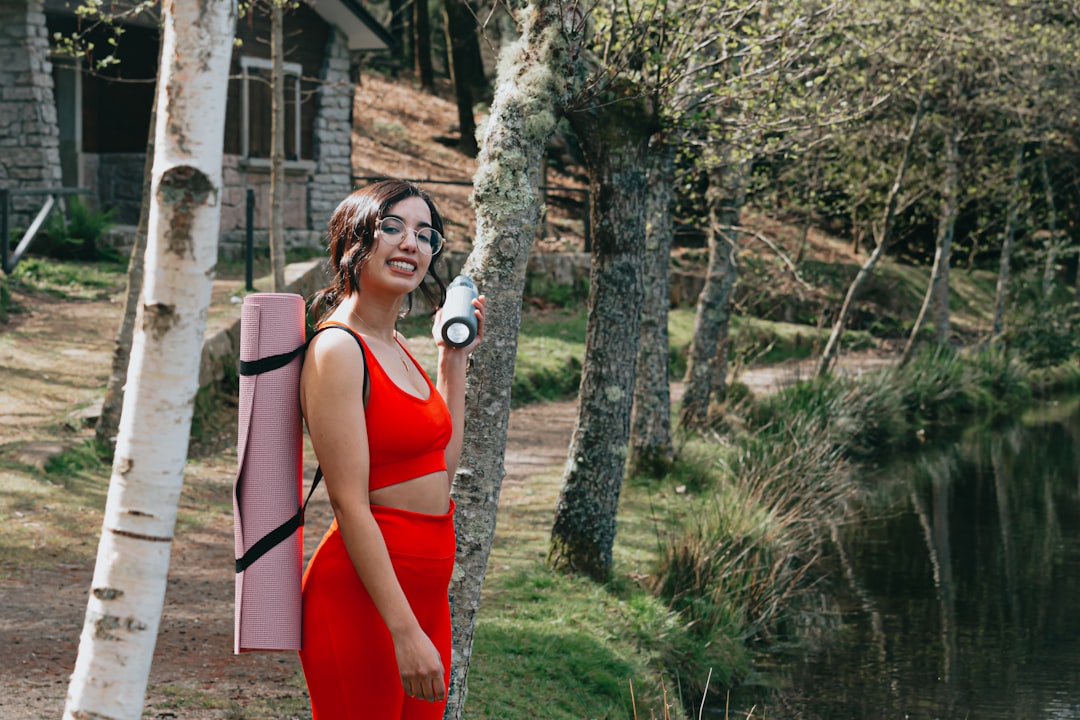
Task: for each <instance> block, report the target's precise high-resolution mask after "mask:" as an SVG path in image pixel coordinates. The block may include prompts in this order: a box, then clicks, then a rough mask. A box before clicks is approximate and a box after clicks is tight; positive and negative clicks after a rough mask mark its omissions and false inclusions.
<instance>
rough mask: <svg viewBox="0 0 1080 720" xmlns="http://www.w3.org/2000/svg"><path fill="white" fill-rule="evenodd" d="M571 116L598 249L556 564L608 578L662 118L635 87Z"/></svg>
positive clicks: (555, 538) (552, 555) (554, 534)
mask: <svg viewBox="0 0 1080 720" xmlns="http://www.w3.org/2000/svg"><path fill="white" fill-rule="evenodd" d="M569 118H570V123H571V125H572V126H573V128H574V132H575V133H576V134H577V137H578V140H579V142H580V143H581V149H582V153H583V154H584V156H585V159H586V162H587V164H588V168H589V186H590V187H589V189H590V201H591V205H592V207H591V208H590V211H591V212H590V215H591V222H592V238H593V249H592V266H591V268H590V271H589V320H588V326H587V328H586V331H585V363H584V367H583V368H582V373H581V389H580V391H579V394H578V415H577V422H576V424H575V426H574V434H573V437H572V439H571V441H570V449H569V450H568V451H567V460H566V467H565V469H564V470H563V481H562V489H561V491H560V493H559V501H558V505H557V507H556V509H555V522H554V525H553V526H552V529H551V544H550V546H549V548H548V561H549V562H550V563H551V564H552V565H553V566H554V567H556V568H558V569H561V570H565V571H569V572H573V573H580V574H582V575H587V576H589V577H591V578H593V579H595V580H598V581H604V580H607V579H608V577H609V575H610V574H611V561H612V548H613V546H614V543H615V514H616V511H617V509H618V505H619V494H620V492H621V490H622V482H623V476H624V473H625V470H626V456H627V445H628V443H629V440H630V411H631V406H632V403H633V398H634V371H635V366H636V365H637V354H638V341H639V332H640V327H641V305H642V299H643V295H644V288H643V284H642V268H643V264H644V256H645V206H646V203H645V195H646V189H647V185H648V183H647V174H646V171H645V168H646V160H647V155H648V147H649V137H650V136H651V135H652V133H653V132H654V129H655V125H656V120H655V116H654V114H653V113H652V110H651V108H650V107H649V106H648V105H647V104H646V103H645V101H643V100H642V99H641V97H640V95H637V96H635V94H634V93H633V92H627V93H625V94H624V96H623V97H621V98H619V99H617V100H614V101H610V102H597V103H595V104H594V105H593V107H591V108H586V109H584V110H578V111H575V112H573V113H570V115H569Z"/></svg>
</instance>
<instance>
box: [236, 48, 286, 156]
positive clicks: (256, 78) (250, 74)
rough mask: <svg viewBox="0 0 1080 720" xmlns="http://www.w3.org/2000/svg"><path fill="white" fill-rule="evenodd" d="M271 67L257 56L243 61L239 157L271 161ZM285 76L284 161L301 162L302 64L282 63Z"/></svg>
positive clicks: (241, 59) (241, 60)
mask: <svg viewBox="0 0 1080 720" xmlns="http://www.w3.org/2000/svg"><path fill="white" fill-rule="evenodd" d="M272 67H273V66H272V64H271V62H270V61H269V60H266V59H263V58H255V57H242V58H240V68H241V70H242V71H243V89H242V92H241V103H242V110H241V121H242V123H243V127H242V128H241V131H240V154H241V156H243V157H246V158H259V159H265V160H269V159H270V141H271V135H270V128H271V114H270V110H271V106H272V100H273V95H272V94H271V91H270V78H271V68H272ZM283 67H284V74H285V160H286V161H290V160H292V161H295V160H299V159H300V153H301V141H300V125H301V123H300V72H301V68H300V64H299V63H283Z"/></svg>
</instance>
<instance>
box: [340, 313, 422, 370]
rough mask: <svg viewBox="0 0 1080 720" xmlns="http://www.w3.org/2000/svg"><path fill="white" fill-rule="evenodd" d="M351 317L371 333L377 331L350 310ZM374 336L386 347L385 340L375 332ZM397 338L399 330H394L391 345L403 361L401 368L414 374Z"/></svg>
mask: <svg viewBox="0 0 1080 720" xmlns="http://www.w3.org/2000/svg"><path fill="white" fill-rule="evenodd" d="M349 316H350V317H352V318H354V319H355V320H356V321H357V322H359V323H360V324H361V325H363V326H364V327H365V328H367V329H368V330H371V331H374V330H375V328H373V327H371V326H370V325H368V324H367V322H366V321H365V320H364V318H362V317H360V316H359V315H357V314H356V313H355V312H354V311H352V310H350V311H349ZM372 334H373V337H374V338H375V339H376V340H378V341H379V342H381V343H383V344H384V345H385V344H387V343H386V341H385V340H383V339H382V338H381V337H379V336H378V335H375V334H374V332H373V333H372ZM397 337H398V331H397V328H394V332H393V335H392V336H391V342H390V344H391V345H393V346H394V350H395V352H397V356H398V360H400V361H401V367H403V368H405V372H407V373H408V372H412V370H411V369H410V368H409V362H408V360H406V359H405V353H404V352H402V350H401V344H400V343H398V342H397Z"/></svg>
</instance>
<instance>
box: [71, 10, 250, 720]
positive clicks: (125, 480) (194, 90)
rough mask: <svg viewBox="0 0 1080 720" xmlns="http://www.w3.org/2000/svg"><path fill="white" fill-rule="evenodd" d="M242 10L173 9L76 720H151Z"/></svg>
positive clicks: (166, 27)
mask: <svg viewBox="0 0 1080 720" xmlns="http://www.w3.org/2000/svg"><path fill="white" fill-rule="evenodd" d="M235 12H236V10H235V3H234V2H233V0H188V1H187V2H166V3H164V4H163V32H162V40H161V41H162V52H161V58H162V67H161V72H160V81H159V83H158V88H157V96H156V99H155V106H156V112H157V134H156V140H155V152H154V164H153V179H152V182H151V187H152V203H151V208H150V216H149V226H148V244H147V249H146V273H145V281H144V286H143V296H142V303H141V305H140V307H139V310H138V316H137V320H136V329H135V336H134V339H133V344H132V352H131V361H130V364H129V368H128V380H127V391H126V392H125V396H124V405H123V411H122V413H121V420H120V429H119V434H118V437H117V443H116V452H115V459H114V461H113V471H112V478H111V480H110V483H109V493H108V498H107V501H106V507H105V517H104V522H103V524H102V532H101V540H100V542H99V545H98V555H97V563H96V565H95V568H94V577H93V581H92V585H91V589H90V597H89V601H88V603H87V609H86V619H85V622H84V625H83V631H82V637H81V640H80V643H79V653H78V658H77V659H76V663H75V671H74V673H73V674H72V677H71V683H70V685H69V688H68V697H67V703H66V706H65V710H64V717H65V718H68V719H70V720H77V719H79V718H102V719H103V718H108V719H110V720H113V719H115V720H121V719H130V720H135V719H136V718H139V717H140V716H141V715H142V710H143V703H144V700H145V695H146V685H147V681H148V678H149V674H150V663H151V659H152V657H153V654H154V645H155V642H156V639H157V631H158V625H159V623H160V620H161V610H162V606H163V603H164V599H165V587H166V580H167V576H168V569H169V553H170V549H171V545H172V537H173V531H174V528H175V524H176V511H177V504H178V501H179V498H180V490H181V486H182V484H183V472H184V464H185V461H186V458H187V450H188V437H189V432H190V427H191V417H192V411H193V407H194V398H195V392H196V390H197V386H198V373H199V360H200V355H201V348H202V337H203V331H204V329H205V327H206V314H207V308H208V306H209V302H210V289H211V282H212V279H213V272H214V265H215V263H216V260H217V242H218V230H219V224H220V192H221V160H222V150H223V139H224V132H223V128H224V125H225V101H226V86H227V82H228V74H229V60H230V56H231V54H232V42H231V38H232V34H233V30H234V27H235V22H236V15H235Z"/></svg>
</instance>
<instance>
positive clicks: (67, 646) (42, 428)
mask: <svg viewBox="0 0 1080 720" xmlns="http://www.w3.org/2000/svg"><path fill="white" fill-rule="evenodd" d="M15 300H16V302H17V303H18V304H20V305H21V306H22V307H23V308H24V311H23V312H19V313H15V314H13V315H12V316H11V319H10V322H9V323H8V324H7V325H0V494H2V495H3V496H4V498H3V500H4V502H3V503H2V504H0V508H2V510H0V512H2V513H3V516H2V518H0V520H2V528H3V530H2V532H0V551H2V552H0V583H2V584H0V648H3V659H4V662H2V663H0V718H4V720H24V719H25V720H37V719H38V718H55V717H59V716H60V715H61V713H62V709H63V705H64V699H65V696H66V691H67V684H68V678H69V675H70V673H71V670H72V668H73V666H74V660H75V656H76V652H77V649H78V642H79V634H80V632H81V627H82V621H83V617H84V614H85V610H86V598H87V592H88V590H89V586H90V581H91V576H92V572H93V563H94V555H95V553H96V547H97V540H98V533H99V528H100V523H101V516H102V511H103V508H104V502H105V492H106V488H104V487H101V486H94V487H83V486H76V487H62V486H60V485H59V484H58V483H57V481H56V479H55V478H50V476H48V475H45V474H44V473H43V472H41V468H43V467H44V463H45V460H46V459H47V458H48V457H49V455H50V454H53V453H55V452H56V451H57V450H58V449H60V448H63V447H70V446H73V445H76V444H78V443H80V442H81V441H82V440H85V439H89V438H90V437H91V435H92V430H91V423H92V419H93V418H94V417H95V415H96V413H95V412H94V406H95V402H96V401H98V400H99V399H100V396H101V393H102V391H103V388H104V386H105V384H106V382H107V378H108V370H109V363H110V355H111V351H112V343H113V337H114V333H115V331H116V327H117V325H118V322H119V313H120V309H121V308H120V306H119V304H118V301H116V300H110V299H109V297H108V296H106V295H105V294H102V296H101V297H97V298H90V299H86V300H70V299H69V300H57V299H55V298H51V297H49V296H46V295H34V296H19V295H16V297H15ZM810 371H811V370H810V367H809V366H804V365H798V364H793V365H791V366H786V367H781V368H764V369H758V370H754V371H750V372H746V373H744V374H743V375H742V376H741V379H742V380H743V381H744V382H746V383H747V384H749V385H750V386H751V388H752V389H754V390H755V391H757V392H767V391H769V390H772V389H775V388H776V387H777V386H778V385H779V384H781V383H785V382H790V381H791V380H793V379H795V378H797V377H799V376H800V375H801V376H803V377H805V376H807V375H808V374H809V373H810ZM673 389H674V394H676V395H677V394H678V392H679V390H680V388H679V387H678V386H675V387H674V388H673ZM575 414H576V408H575V404H574V403H572V402H560V403H545V404H540V405H533V406H529V407H525V408H522V409H518V410H515V411H513V412H512V414H511V419H510V429H509V435H508V442H507V456H506V472H507V475H506V480H505V482H504V489H503V494H502V499H503V502H504V503H505V502H512V501H513V497H514V494H515V492H521V491H522V489H523V488H524V487H525V486H526V484H527V483H528V482H529V478H530V477H533V476H535V475H539V474H545V473H546V474H547V475H548V476H550V475H551V470H552V468H553V467H557V466H559V465H561V464H562V462H563V461H564V459H565V455H566V448H567V445H568V443H569V440H570V436H571V433H572V429H573V423H574V419H575ZM218 434H219V437H220V440H221V441H220V442H219V444H218V446H217V448H216V449H215V451H214V452H198V453H196V455H195V456H194V457H193V459H192V460H191V462H190V463H189V465H188V468H187V471H186V475H185V488H184V494H183V497H182V499H181V514H180V521H179V522H178V526H177V530H176V534H175V540H174V543H173V548H172V557H171V563H170V572H169V581H168V590H167V595H166V599H165V607H164V611H163V615H162V621H161V627H160V632H159V637H158V642H157V649H156V653H155V656H154V661H153V667H152V671H151V676H150V684H149V688H148V693H147V703H146V710H145V713H144V715H145V716H146V717H152V718H184V719H185V720H204V719H205V720H211V719H214V720H216V719H220V718H227V719H238V718H278V719H285V718H307V717H309V713H308V712H307V709H306V698H305V694H304V686H303V679H302V676H301V675H300V672H299V662H298V661H297V659H296V656H295V655H294V654H292V653H252V654H245V655H242V656H236V655H233V653H232V635H233V602H234V597H233V590H234V574H233V571H232V562H233V558H232V553H233V534H232V515H231V489H232V482H233V474H234V472H235V459H236V456H235V448H234V447H233V445H232V440H233V438H234V437H235V427H220V428H218ZM308 459H309V461H310V453H308ZM312 471H313V468H310V467H309V469H308V472H307V477H308V478H309V479H310V477H311V475H312ZM329 517H330V513H329V507H328V503H327V502H326V499H325V494H324V493H316V497H315V499H313V501H312V506H311V508H310V509H309V512H308V533H307V536H306V538H305V539H306V546H307V549H308V552H310V551H311V550H312V549H313V548H314V545H315V544H316V543H317V541H318V539H319V535H320V534H321V528H325V527H326V525H327V524H328V522H329Z"/></svg>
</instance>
